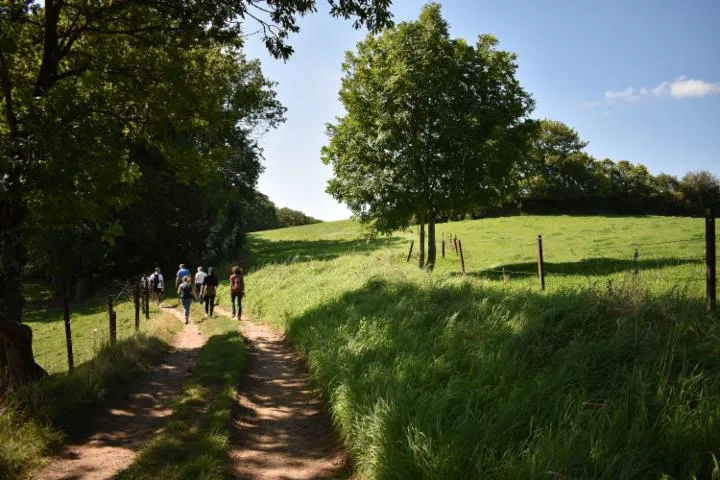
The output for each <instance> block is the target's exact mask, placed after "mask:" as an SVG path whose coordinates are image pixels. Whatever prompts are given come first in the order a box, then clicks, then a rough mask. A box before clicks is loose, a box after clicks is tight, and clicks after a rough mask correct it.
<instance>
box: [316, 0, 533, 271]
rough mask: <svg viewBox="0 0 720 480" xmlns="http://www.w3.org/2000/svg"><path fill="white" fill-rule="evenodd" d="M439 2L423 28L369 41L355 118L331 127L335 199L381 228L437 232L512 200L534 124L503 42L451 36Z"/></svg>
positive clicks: (353, 69) (356, 73) (360, 59)
mask: <svg viewBox="0 0 720 480" xmlns="http://www.w3.org/2000/svg"><path fill="white" fill-rule="evenodd" d="M448 30H449V29H448V24H447V22H446V21H445V20H444V19H443V18H442V16H441V11H440V6H439V5H438V4H429V5H426V6H425V7H424V8H423V10H422V13H421V14H420V17H419V19H418V20H417V21H414V22H403V23H400V24H398V25H397V26H395V27H393V28H390V29H388V30H386V31H384V32H383V33H381V34H379V35H372V34H371V35H369V36H368V37H367V38H366V39H365V40H363V41H361V42H360V43H358V45H357V51H355V52H348V53H347V54H346V59H345V62H344V63H343V67H342V68H343V73H344V77H343V80H342V87H341V90H340V100H341V101H342V103H343V105H344V106H345V109H346V111H347V113H346V114H345V115H344V116H343V117H341V118H338V119H337V120H336V123H334V124H330V125H328V135H329V137H330V141H329V144H328V145H327V146H326V147H324V148H323V153H322V155H323V161H324V162H325V163H327V164H331V165H332V167H333V172H334V178H332V179H331V180H330V182H329V185H328V189H327V190H328V192H329V193H330V194H331V195H332V196H333V197H335V198H336V199H338V200H340V201H342V202H345V203H346V204H347V205H348V206H349V207H350V209H351V210H352V211H353V213H354V214H355V216H356V217H357V218H359V219H360V220H361V221H363V222H365V223H367V224H369V225H370V226H371V227H372V228H373V229H375V230H376V231H379V232H389V231H391V230H393V229H396V228H399V227H405V226H407V225H408V224H409V223H410V222H412V221H417V222H418V223H420V224H421V249H420V252H421V253H420V263H421V266H422V265H423V264H424V246H423V245H424V241H422V236H423V234H424V224H425V223H427V224H428V235H429V250H428V261H427V266H428V268H430V269H431V268H432V266H433V265H434V262H435V248H434V244H435V242H434V234H435V227H434V226H435V220H436V219H437V218H439V217H441V216H443V215H449V214H453V213H457V212H466V211H470V210H472V208H473V207H476V206H480V205H485V204H489V203H491V202H494V201H496V200H497V199H498V198H500V197H501V196H503V195H504V194H505V193H506V192H507V190H508V188H510V187H511V186H512V185H513V184H514V182H513V181H512V179H511V174H512V172H513V166H514V165H515V164H516V163H517V162H518V161H520V160H521V159H522V158H523V155H524V152H525V151H526V149H527V146H528V140H529V135H530V134H531V133H532V131H533V129H534V122H532V121H530V120H528V114H529V113H530V112H531V110H532V109H533V101H532V99H531V98H530V95H528V94H527V93H526V92H525V91H524V90H523V89H522V87H521V86H520V84H519V82H518V81H517V79H516V78H515V70H516V64H515V55H514V54H512V53H510V52H506V51H503V50H499V49H497V45H498V41H497V39H495V38H494V37H493V36H492V35H480V36H479V37H478V39H477V41H476V43H475V45H470V44H468V43H467V42H466V41H465V40H463V39H451V38H450V36H449V31H448Z"/></svg>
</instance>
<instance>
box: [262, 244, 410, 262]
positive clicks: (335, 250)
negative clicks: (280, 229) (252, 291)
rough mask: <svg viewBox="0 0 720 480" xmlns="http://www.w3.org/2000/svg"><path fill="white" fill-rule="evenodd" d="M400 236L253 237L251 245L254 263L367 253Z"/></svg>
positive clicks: (319, 258)
mask: <svg viewBox="0 0 720 480" xmlns="http://www.w3.org/2000/svg"><path fill="white" fill-rule="evenodd" d="M404 242H405V241H404V240H403V239H401V238H400V237H389V238H375V239H370V240H365V239H357V240H278V241H270V240H265V239H262V238H253V240H252V244H251V246H250V248H251V251H252V257H253V265H254V266H260V265H266V264H275V263H298V262H309V261H312V260H333V259H335V258H338V257H339V256H341V255H348V254H351V253H369V252H372V251H374V250H378V249H380V248H385V247H392V246H396V245H399V244H402V243H404Z"/></svg>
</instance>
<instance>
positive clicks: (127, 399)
mask: <svg viewBox="0 0 720 480" xmlns="http://www.w3.org/2000/svg"><path fill="white" fill-rule="evenodd" d="M163 310H164V311H165V312H168V313H170V314H172V315H175V316H176V317H178V320H179V321H182V322H184V317H183V316H182V314H181V313H180V312H178V311H177V310H176V309H174V308H167V309H163ZM206 341H207V338H206V336H205V335H203V334H202V333H201V332H200V330H199V329H198V328H197V326H195V325H194V324H193V323H190V324H189V325H185V328H184V329H183V330H182V331H180V332H179V333H177V334H176V335H175V337H173V339H172V341H171V347H172V348H171V350H170V352H169V353H168V354H167V356H166V357H165V359H164V361H163V362H162V363H160V364H159V365H157V366H156V367H155V368H154V369H153V371H152V372H151V373H150V374H149V375H148V376H146V377H144V378H143V379H142V380H141V381H140V382H139V383H138V384H136V385H133V386H131V387H130V388H129V389H128V390H127V391H126V393H125V395H122V396H121V397H120V398H115V399H111V400H110V401H109V402H108V407H107V410H106V411H105V412H104V413H103V414H102V415H101V416H100V417H99V418H98V419H97V421H95V422H93V424H92V426H90V428H88V431H89V433H88V434H87V435H86V436H85V437H84V438H82V439H77V440H76V441H74V442H72V443H69V444H67V445H66V446H65V447H64V448H63V450H62V451H61V452H60V454H59V456H58V457H57V458H54V459H53V460H51V462H50V463H49V464H48V465H47V466H46V467H45V468H44V469H42V470H41V471H39V472H37V473H36V474H35V478H38V479H68V480H69V479H101V478H102V479H105V478H111V477H113V476H114V475H116V474H117V473H119V472H120V471H121V470H123V469H125V468H127V467H128V466H129V465H130V464H131V463H132V461H133V460H134V459H135V455H136V452H137V451H138V450H140V448H142V446H143V445H145V443H147V442H148V441H150V440H151V439H152V438H153V437H154V436H155V435H156V434H157V433H159V432H160V431H161V430H162V428H163V426H164V425H165V424H166V422H167V420H168V418H169V416H170V414H171V413H172V408H171V406H172V402H173V400H174V399H175V398H176V397H177V395H178V394H179V393H180V392H181V391H182V387H183V384H184V383H185V381H186V380H187V378H188V375H189V374H190V370H191V369H192V366H193V365H194V363H195V359H196V357H197V354H198V352H199V350H200V348H201V347H202V346H203V345H204V344H205V342H206Z"/></svg>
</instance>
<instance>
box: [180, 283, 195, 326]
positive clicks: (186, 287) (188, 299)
mask: <svg viewBox="0 0 720 480" xmlns="http://www.w3.org/2000/svg"><path fill="white" fill-rule="evenodd" d="M177 294H178V296H179V297H180V302H182V306H183V311H184V312H185V325H187V324H188V323H189V322H190V306H191V305H192V301H193V298H195V300H197V298H198V297H197V295H196V294H195V289H193V286H192V283H190V276H189V275H185V276H184V277H183V278H182V283H180V285H179V286H178V289H177Z"/></svg>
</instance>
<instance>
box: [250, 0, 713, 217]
mask: <svg viewBox="0 0 720 480" xmlns="http://www.w3.org/2000/svg"><path fill="white" fill-rule="evenodd" d="M318 3H319V4H321V5H320V12H319V13H318V14H315V15H311V16H308V17H305V18H304V19H302V22H301V31H300V33H299V34H297V35H294V36H293V37H292V38H291V43H292V45H293V46H294V47H295V54H294V55H293V56H292V57H291V59H290V60H289V61H288V62H286V63H283V62H282V61H279V60H275V59H272V58H271V57H270V56H269V55H268V54H267V53H266V51H265V50H264V46H263V44H262V42H261V41H260V39H259V38H257V37H251V38H249V39H248V41H247V53H248V56H250V57H257V58H260V59H261V62H262V65H263V71H264V72H265V75H266V76H267V77H268V78H270V79H272V80H274V81H276V82H277V83H278V85H277V87H276V90H277V92H278V95H279V98H280V100H281V101H282V103H283V104H284V105H285V106H286V107H287V108H288V112H287V122H286V123H285V124H283V125H282V126H280V128H278V129H276V130H274V131H272V132H270V133H268V134H267V135H265V136H264V137H263V139H262V141H261V144H262V146H263V147H264V150H265V157H266V161H265V167H266V170H265V172H264V173H263V174H262V176H261V178H260V183H259V189H260V191H262V192H263V193H265V194H267V195H268V196H269V197H270V199H271V200H272V201H273V202H275V204H276V205H278V206H280V207H290V208H293V209H296V210H301V211H303V212H305V213H307V214H309V215H312V216H314V217H317V218H321V219H323V220H335V219H342V218H348V217H349V216H350V212H349V211H348V210H347V209H346V208H345V207H344V206H343V205H340V204H338V203H337V202H336V201H335V200H333V199H332V197H330V196H329V195H327V194H326V193H325V187H326V182H327V180H328V179H329V178H330V176H331V174H332V170H331V169H330V167H326V166H325V165H323V164H322V162H321V161H320V148H321V147H322V146H323V145H324V144H325V143H326V142H327V138H326V137H325V123H327V122H330V121H333V119H334V118H335V116H337V115H342V112H343V108H342V105H341V104H340V103H339V101H338V100H337V97H338V95H337V93H338V90H339V87H340V78H341V70H340V64H341V62H342V60H343V55H344V52H345V51H347V50H353V49H354V47H355V44H356V43H357V42H358V41H359V40H361V39H362V38H363V37H364V36H365V35H366V32H364V31H355V30H353V29H352V26H351V24H350V23H349V22H346V21H342V20H338V19H333V18H331V17H330V16H328V15H325V14H324V12H325V6H324V3H325V2H324V0H318ZM394 3H395V5H394V6H393V7H392V10H393V13H394V16H395V20H396V21H402V20H413V19H415V18H417V16H418V14H419V13H420V10H421V9H422V6H423V5H424V4H425V3H426V2H425V1H420V0H395V2H394ZM440 3H441V5H442V7H443V16H444V17H445V18H446V19H447V21H448V22H449V24H450V29H451V34H452V36H453V37H463V38H466V39H468V40H469V41H474V39H475V38H476V37H477V35H478V34H480V33H492V34H493V35H495V36H496V37H498V39H499V41H500V48H503V49H505V50H510V51H513V52H515V53H517V54H518V67H519V68H518V72H517V75H518V78H519V79H520V82H521V84H522V85H523V87H524V88H525V89H526V90H527V91H529V92H530V93H531V94H532V95H533V97H534V98H535V100H536V102H537V106H536V109H535V112H534V114H533V116H534V117H536V118H552V119H555V120H560V121H562V122H565V123H567V124H569V125H571V126H572V127H574V128H576V129H577V130H578V131H579V133H580V135H581V137H582V138H583V139H584V140H587V141H589V142H590V145H589V146H588V150H589V152H590V153H591V154H592V155H594V156H596V157H598V158H606V157H607V158H610V159H612V160H615V161H619V160H629V161H631V162H633V163H643V164H645V165H646V166H647V167H648V168H649V169H650V171H651V172H652V173H655V174H657V173H660V172H666V173H671V174H674V175H678V176H682V175H683V174H684V173H686V172H687V171H689V170H699V169H707V170H710V171H712V172H713V173H715V174H716V175H718V174H720V28H718V23H719V22H720V1H718V0H687V1H684V2H681V1H676V0H631V1H628V0H625V1H618V0H606V1H602V2H601V1H578V0H523V1H520V0H502V1H501V0H494V1H491V0H445V1H442V2H440ZM248 30H252V28H251V26H250V25H248Z"/></svg>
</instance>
